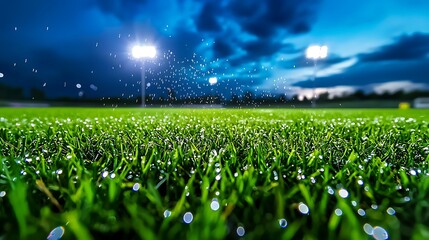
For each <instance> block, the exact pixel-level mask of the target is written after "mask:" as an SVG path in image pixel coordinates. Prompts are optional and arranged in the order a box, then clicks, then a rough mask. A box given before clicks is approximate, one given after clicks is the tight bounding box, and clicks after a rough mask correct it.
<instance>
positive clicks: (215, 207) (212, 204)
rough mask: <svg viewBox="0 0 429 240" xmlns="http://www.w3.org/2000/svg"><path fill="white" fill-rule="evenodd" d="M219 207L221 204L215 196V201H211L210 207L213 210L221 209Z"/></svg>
mask: <svg viewBox="0 0 429 240" xmlns="http://www.w3.org/2000/svg"><path fill="white" fill-rule="evenodd" d="M219 207H220V205H219V202H218V200H217V199H216V198H214V199H213V201H212V202H211V203H210V208H211V209H212V210H213V211H217V210H218V209H219Z"/></svg>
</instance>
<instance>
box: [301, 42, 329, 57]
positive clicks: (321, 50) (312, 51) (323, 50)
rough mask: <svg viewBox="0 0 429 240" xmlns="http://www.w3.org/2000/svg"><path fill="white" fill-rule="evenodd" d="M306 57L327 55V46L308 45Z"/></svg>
mask: <svg viewBox="0 0 429 240" xmlns="http://www.w3.org/2000/svg"><path fill="white" fill-rule="evenodd" d="M305 55H306V57H307V58H310V59H315V60H316V59H319V58H326V57H327V56H328V47H327V46H318V45H314V46H310V47H308V48H307V52H306V54H305Z"/></svg>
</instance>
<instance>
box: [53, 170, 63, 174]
mask: <svg viewBox="0 0 429 240" xmlns="http://www.w3.org/2000/svg"><path fill="white" fill-rule="evenodd" d="M55 173H56V174H57V175H61V174H62V173H63V170H62V169H58V170H57V171H55Z"/></svg>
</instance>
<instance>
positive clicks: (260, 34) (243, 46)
mask: <svg viewBox="0 0 429 240" xmlns="http://www.w3.org/2000/svg"><path fill="white" fill-rule="evenodd" d="M318 3H319V1H314V0H268V1H260V0H248V1H241V0H231V1H227V2H222V1H207V2H205V3H204V4H203V6H202V7H201V11H200V12H199V14H198V15H197V17H196V19H195V23H196V26H197V27H198V29H199V30H201V31H205V32H207V33H209V34H212V35H214V36H215V37H216V42H215V44H214V46H213V51H214V56H215V57H230V56H231V55H233V53H235V52H237V50H239V49H240V50H244V51H245V53H244V54H245V55H244V56H242V57H240V58H239V59H231V61H232V63H233V65H240V64H241V63H242V62H246V59H247V61H248V62H255V61H260V60H261V58H264V57H268V56H274V55H276V54H277V53H279V51H281V50H284V49H285V46H284V44H283V43H282V42H283V41H284V39H285V38H287V36H290V35H296V34H303V33H306V32H309V31H310V29H311V25H312V24H313V23H314V20H315V15H316V9H317V7H318ZM220 22H222V26H221V25H220ZM236 27H238V30H237V28H236ZM230 29H235V30H234V31H231V30H230ZM244 34H247V35H248V36H249V35H251V36H252V37H251V38H250V39H249V38H245V37H243V36H244ZM219 39H222V41H219Z"/></svg>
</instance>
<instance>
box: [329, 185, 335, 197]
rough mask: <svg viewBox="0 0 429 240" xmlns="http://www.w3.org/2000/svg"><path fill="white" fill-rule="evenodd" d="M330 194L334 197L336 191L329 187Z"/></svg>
mask: <svg viewBox="0 0 429 240" xmlns="http://www.w3.org/2000/svg"><path fill="white" fill-rule="evenodd" d="M328 193H329V194H331V195H333V194H334V189H332V188H331V187H329V186H328Z"/></svg>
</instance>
